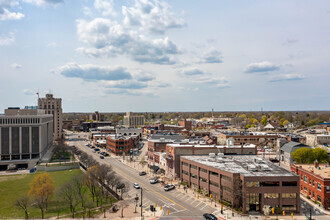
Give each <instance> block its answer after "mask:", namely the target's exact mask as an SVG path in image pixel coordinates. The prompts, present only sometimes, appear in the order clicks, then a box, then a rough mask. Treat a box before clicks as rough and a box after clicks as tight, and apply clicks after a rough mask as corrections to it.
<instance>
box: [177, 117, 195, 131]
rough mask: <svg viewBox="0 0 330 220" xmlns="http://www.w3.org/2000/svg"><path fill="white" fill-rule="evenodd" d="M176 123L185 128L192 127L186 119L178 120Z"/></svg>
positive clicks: (189, 128) (190, 122)
mask: <svg viewBox="0 0 330 220" xmlns="http://www.w3.org/2000/svg"><path fill="white" fill-rule="evenodd" d="M178 124H179V125H181V126H182V127H184V128H185V129H186V130H188V131H190V130H191V129H192V121H187V120H186V119H184V120H180V121H178Z"/></svg>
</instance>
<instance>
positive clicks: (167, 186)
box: [164, 184, 175, 191]
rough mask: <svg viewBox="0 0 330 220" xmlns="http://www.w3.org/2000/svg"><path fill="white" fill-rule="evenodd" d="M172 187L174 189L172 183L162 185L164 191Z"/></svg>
mask: <svg viewBox="0 0 330 220" xmlns="http://www.w3.org/2000/svg"><path fill="white" fill-rule="evenodd" d="M172 189H175V186H174V185H173V184H167V185H165V186H164V190H165V191H170V190H172Z"/></svg>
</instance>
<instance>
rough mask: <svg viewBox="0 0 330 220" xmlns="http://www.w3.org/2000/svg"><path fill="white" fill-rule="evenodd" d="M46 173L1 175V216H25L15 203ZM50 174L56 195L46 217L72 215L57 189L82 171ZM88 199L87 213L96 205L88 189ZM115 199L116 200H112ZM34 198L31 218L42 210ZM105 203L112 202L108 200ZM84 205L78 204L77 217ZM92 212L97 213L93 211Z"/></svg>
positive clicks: (30, 211) (49, 205) (45, 214)
mask: <svg viewBox="0 0 330 220" xmlns="http://www.w3.org/2000/svg"><path fill="white" fill-rule="evenodd" d="M41 173H44V172H42V171H39V172H37V173H34V174H22V175H9V176H0V218H24V216H25V214H24V211H23V209H20V208H17V207H15V206H14V203H15V201H16V200H17V199H20V198H22V197H24V196H27V195H28V192H29V190H30V183H31V182H32V180H33V179H34V178H35V177H36V176H37V175H38V174H41ZM47 173H48V174H50V176H51V178H52V179H53V181H54V186H55V190H54V192H55V193H54V196H53V197H52V199H51V200H50V202H49V203H48V207H47V211H45V212H44V217H45V218H48V217H52V216H58V215H59V216H62V217H71V216H72V214H71V212H70V209H69V205H68V204H67V203H66V202H65V201H63V198H60V197H59V195H58V194H57V191H58V189H59V188H61V186H63V185H65V183H67V182H69V181H71V180H72V179H73V178H74V177H76V176H79V175H81V174H82V171H81V170H79V169H74V170H65V171H54V172H47ZM85 196H86V201H85V203H86V204H88V205H87V206H86V213H88V209H91V210H93V208H94V207H96V202H93V201H92V196H91V193H90V192H89V191H88V190H87V189H86V195H85ZM112 201H114V200H112ZM33 203H35V202H34V200H33V198H31V204H32V205H30V206H29V208H28V213H29V218H41V211H40V209H39V208H37V207H35V206H34V205H33ZM105 203H110V201H109V200H108V201H106V202H104V204H105ZM81 210H82V205H81V204H78V205H76V210H75V212H76V214H75V217H82V212H81ZM92 213H95V212H94V211H92Z"/></svg>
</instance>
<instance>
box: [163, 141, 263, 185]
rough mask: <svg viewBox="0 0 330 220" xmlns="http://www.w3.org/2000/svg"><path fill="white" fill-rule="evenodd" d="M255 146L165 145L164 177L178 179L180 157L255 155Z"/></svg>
mask: <svg viewBox="0 0 330 220" xmlns="http://www.w3.org/2000/svg"><path fill="white" fill-rule="evenodd" d="M257 152H258V150H257V146H256V145H254V144H250V145H244V146H243V145H241V146H221V145H200V144H196V143H195V144H194V143H173V144H167V145H166V160H167V164H166V170H165V171H166V175H167V176H172V177H173V178H175V177H180V175H181V173H180V156H182V155H208V154H209V153H223V154H225V155H235V154H241V155H244V154H247V155H256V154H257Z"/></svg>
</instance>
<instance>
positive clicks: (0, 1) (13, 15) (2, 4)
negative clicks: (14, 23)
mask: <svg viewBox="0 0 330 220" xmlns="http://www.w3.org/2000/svg"><path fill="white" fill-rule="evenodd" d="M16 6H19V2H18V1H17V0H0V20H1V21H5V20H20V19H22V18H24V14H22V13H20V12H12V11H10V10H11V9H12V8H14V7H16Z"/></svg>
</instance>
